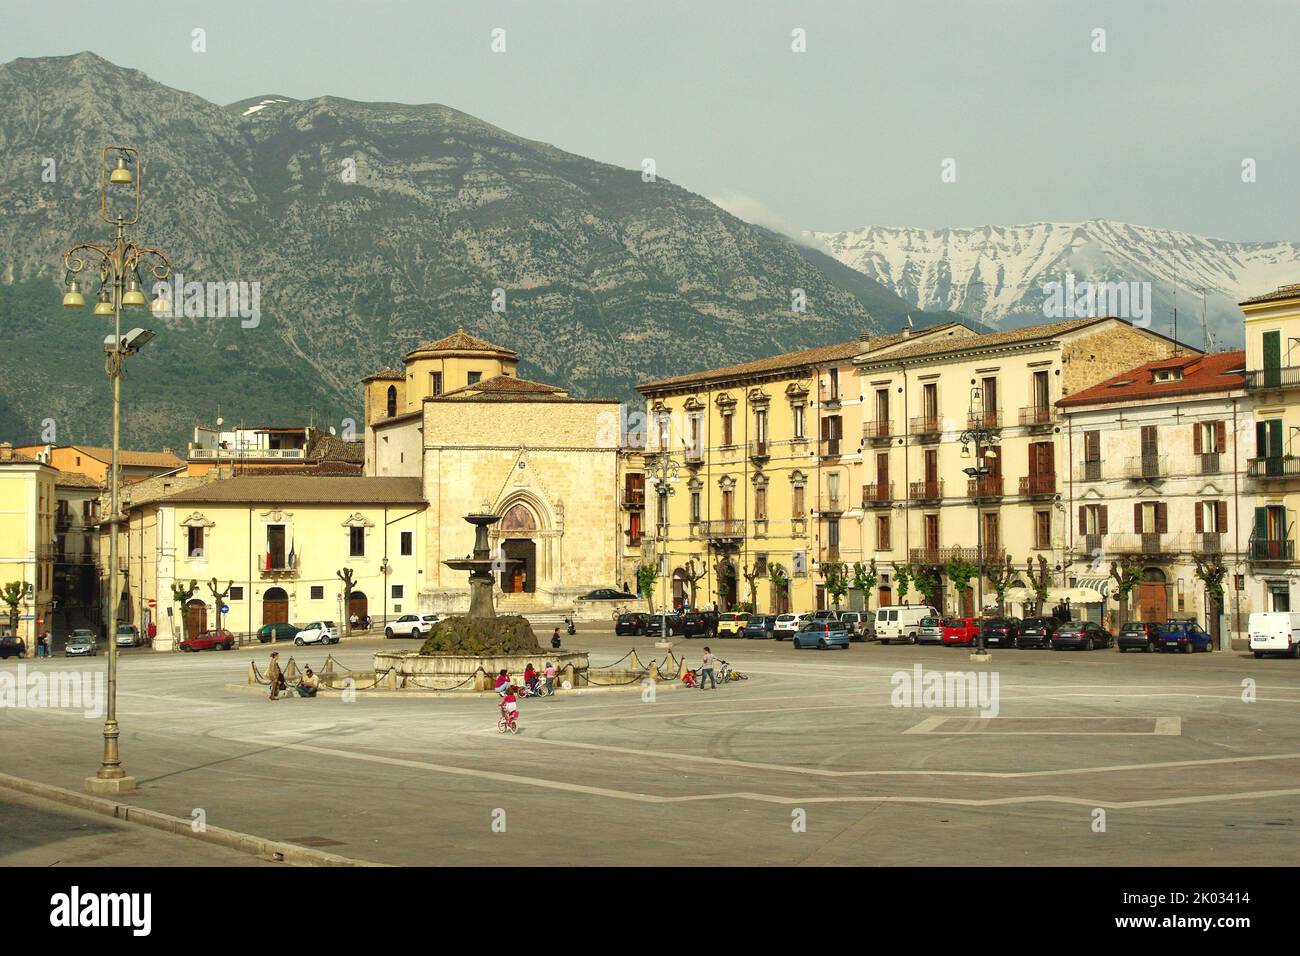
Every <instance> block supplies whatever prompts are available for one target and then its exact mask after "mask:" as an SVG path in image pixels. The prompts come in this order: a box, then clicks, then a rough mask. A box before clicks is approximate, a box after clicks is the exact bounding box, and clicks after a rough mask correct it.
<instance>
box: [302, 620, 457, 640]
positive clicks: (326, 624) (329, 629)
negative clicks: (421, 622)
mask: <svg viewBox="0 0 1300 956" xmlns="http://www.w3.org/2000/svg"><path fill="white" fill-rule="evenodd" d="M428 616H429V617H432V616H433V615H428ZM411 636H412V637H414V636H415V633H414V631H413V632H412V634H411ZM293 642H294V643H295V644H297V645H299V646H301V645H303V644H337V643H338V642H339V629H338V628H337V627H336V626H335V624H334V622H333V621H312V622H311V623H310V624H307V625H304V626H303V628H302V630H300V631H299V632H298V633H297V634H295V635H294V638H293Z"/></svg>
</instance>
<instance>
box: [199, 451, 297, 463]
mask: <svg viewBox="0 0 1300 956" xmlns="http://www.w3.org/2000/svg"><path fill="white" fill-rule="evenodd" d="M306 456H307V450H306V449H305V448H191V449H190V450H189V459H190V461H217V460H221V461H240V462H247V461H302V460H303V459H304V458H305V457H306Z"/></svg>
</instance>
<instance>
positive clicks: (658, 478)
mask: <svg viewBox="0 0 1300 956" xmlns="http://www.w3.org/2000/svg"><path fill="white" fill-rule="evenodd" d="M646 471H647V472H648V474H647V475H646V480H647V481H649V482H650V484H651V485H652V486H653V487H654V489H655V492H656V494H655V499H656V500H655V508H656V511H657V510H658V509H659V508H660V506H661V505H663V504H664V503H665V502H666V500H667V496H669V495H675V494H677V489H676V488H675V487H673V486H674V485H676V484H677V482H678V479H679V478H680V476H681V466H680V465H678V464H677V462H676V461H674V460H673V459H672V458H670V457H669V453H668V451H667V449H663V450H661V452H660V453H659V454H658V455H656V456H655V458H654V464H652V465H650V466H649V467H648V468H647V469H646ZM656 518H657V519H658V520H657V521H656V522H655V524H656V527H657V528H658V529H659V530H658V531H657V532H656V534H655V538H657V539H658V543H659V571H660V574H659V580H660V586H659V595H660V598H661V604H660V607H659V640H660V642H661V643H667V642H668V611H667V608H668V575H667V574H666V573H665V572H666V571H667V569H668V541H667V540H666V537H665V534H664V532H665V531H666V529H667V528H668V520H667V519H668V514H667V511H666V510H665V511H664V513H663V514H656Z"/></svg>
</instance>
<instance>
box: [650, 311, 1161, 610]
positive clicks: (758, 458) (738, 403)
mask: <svg viewBox="0 0 1300 956" xmlns="http://www.w3.org/2000/svg"><path fill="white" fill-rule="evenodd" d="M1173 348H1174V344H1173V342H1172V341H1171V340H1169V339H1167V338H1165V337H1164V336H1161V335H1158V334H1156V333H1153V332H1151V331H1149V330H1146V329H1139V328H1134V327H1133V326H1132V325H1130V324H1129V323H1127V322H1124V321H1122V320H1119V319H1111V318H1087V319H1078V320H1073V321H1067V322H1057V323H1051V324H1047V325H1041V326H1035V327H1031V328H1025V329H1013V330H1008V331H1004V332H993V333H986V334H979V333H977V332H975V331H973V330H971V329H969V328H967V327H965V326H962V325H960V324H946V325H940V326H935V327H931V328H928V329H921V330H915V331H909V332H904V333H901V334H898V335H894V336H881V337H876V338H866V339H862V340H858V341H854V342H847V343H843V344H840V345H833V346H826V347H824V348H822V349H811V350H805V351H803V352H796V353H791V354H789V355H785V356H777V357H774V358H772V359H768V360H764V361H762V362H756V363H744V364H741V365H737V366H732V367H729V368H725V369H718V370H714V371H710V372H701V373H697V374H694V375H683V376H676V377H674V378H670V379H663V380H659V381H656V382H651V383H648V384H646V385H642V386H640V388H639V390H640V392H641V394H642V395H643V396H644V397H645V399H646V402H647V415H648V416H649V418H650V431H651V440H650V443H649V447H648V448H647V467H646V474H647V485H648V487H647V497H648V499H650V500H651V501H653V502H654V504H655V513H656V520H655V528H654V534H655V537H654V539H653V542H652V548H653V553H654V554H656V555H658V556H659V557H658V560H659V561H660V562H661V566H662V569H663V574H664V575H665V576H666V578H667V581H666V585H665V590H664V593H665V594H667V595H668V596H669V598H670V599H672V600H679V599H680V598H681V597H682V596H684V595H685V594H687V593H688V584H689V572H690V571H691V570H692V569H694V570H696V571H697V572H698V571H699V570H701V569H702V570H703V571H704V577H703V578H702V579H701V583H700V588H702V590H703V595H704V596H703V597H700V596H698V594H697V602H699V601H704V600H719V601H720V603H721V604H722V605H724V606H725V605H727V604H729V603H732V602H734V601H736V600H747V599H748V586H747V584H746V583H745V582H744V580H743V579H744V578H745V574H746V572H749V573H751V574H752V573H754V572H755V570H757V571H758V573H759V576H758V589H757V590H758V598H759V600H758V604H759V607H760V608H763V609H769V608H771V609H777V610H779V609H782V608H784V607H787V606H789V607H793V608H794V609H795V610H807V609H809V608H814V607H821V606H826V605H827V604H828V599H827V596H826V595H825V592H824V583H825V582H824V576H823V575H822V574H821V567H822V565H824V564H826V563H829V562H842V563H846V564H848V565H852V564H853V563H855V562H859V561H860V562H862V563H864V564H869V562H870V561H871V560H872V559H874V560H875V561H876V566H877V571H878V574H879V580H878V581H877V584H876V588H875V593H874V594H872V595H863V594H855V593H853V592H850V594H849V599H848V606H850V607H858V606H861V605H862V603H864V602H866V601H869V602H870V604H871V606H875V605H876V604H888V603H894V602H895V601H896V600H897V598H896V594H895V586H896V584H895V573H894V566H895V564H897V565H899V566H904V567H908V568H909V569H913V570H915V569H937V568H942V567H943V566H944V565H946V564H947V562H948V561H949V560H950V559H952V558H954V557H957V558H961V559H967V560H970V561H972V562H974V561H975V559H976V556H977V554H976V543H977V540H978V537H979V535H981V534H982V536H983V538H984V543H985V557H986V560H987V561H989V562H992V561H994V560H1000V559H1001V557H1002V555H1004V554H1010V556H1011V557H1012V559H1013V561H1014V562H1015V564H1016V565H1017V566H1018V567H1023V566H1024V564H1025V562H1026V561H1028V560H1029V559H1031V558H1034V557H1036V556H1037V555H1038V554H1042V555H1043V556H1044V557H1046V558H1047V559H1048V562H1049V565H1050V566H1051V568H1052V569H1053V571H1054V573H1055V574H1056V575H1057V579H1058V582H1060V583H1063V572H1064V569H1065V567H1066V566H1067V564H1068V562H1069V556H1068V554H1067V552H1066V550H1065V549H1066V537H1065V526H1066V518H1065V513H1064V507H1065V506H1064V505H1063V504H1062V502H1061V494H1062V491H1063V481H1062V480H1061V477H1060V474H1061V471H1062V469H1063V468H1064V466H1065V464H1066V462H1065V460H1064V459H1063V457H1062V455H1063V449H1062V439H1061V431H1062V427H1061V423H1060V420H1059V417H1058V414H1057V412H1056V408H1055V402H1056V400H1057V399H1059V398H1060V397H1062V396H1063V395H1067V394H1070V393H1072V392H1076V391H1079V390H1082V389H1085V388H1088V387H1090V386H1092V385H1095V384H1096V383H1098V382H1100V381H1102V380H1103V379H1105V378H1107V377H1109V376H1111V375H1113V374H1115V373H1116V372H1119V371H1122V370H1123V369H1125V368H1128V367H1130V366H1131V365H1132V364H1133V362H1134V360H1144V359H1145V360H1153V359H1157V358H1163V357H1166V356H1168V355H1169V354H1170V353H1171V352H1172V351H1173ZM1184 350H1185V351H1186V349H1184ZM975 425H980V426H983V427H984V428H985V429H987V430H988V431H990V432H991V433H992V438H991V440H990V441H989V443H988V452H989V453H988V454H986V455H984V456H983V461H982V462H980V463H979V464H980V465H981V466H982V467H986V468H987V469H988V473H987V474H986V475H984V476H983V477H980V478H978V479H977V480H971V479H968V478H967V477H966V475H965V474H964V468H966V467H971V466H972V465H973V464H974V458H973V451H974V449H973V446H972V445H971V444H970V443H967V446H966V453H967V454H970V455H972V457H971V458H966V457H963V443H962V441H961V438H962V434H963V432H966V431H967V430H968V429H969V428H970V427H972V426H975ZM664 458H666V459H668V460H670V461H672V462H673V463H674V464H675V467H676V469H677V471H678V478H679V480H678V481H677V482H675V483H672V482H670V483H668V485H667V488H671V489H672V491H671V492H668V493H661V489H660V488H658V487H656V486H654V485H653V484H652V481H651V479H652V476H653V475H654V474H655V472H656V470H657V464H656V463H657V462H658V461H659V460H660V459H664ZM659 467H661V466H659ZM665 490H666V489H665ZM976 522H979V525H978V528H977V525H976ZM692 559H694V562H695V563H694V565H691V563H690V562H691V561H692ZM774 562H779V563H781V564H782V565H783V566H784V567H785V568H786V569H787V570H788V571H789V578H790V584H789V588H788V592H787V593H784V594H782V593H780V592H779V589H776V588H774V586H773V585H772V583H771V581H770V580H768V575H767V573H766V569H767V568H768V567H769V566H770V565H771V564H772V563H774ZM742 585H743V589H742ZM907 600H908V601H910V602H913V603H915V602H916V601H917V600H919V598H918V596H917V595H916V592H915V590H913V591H912V593H911V594H909V595H908V596H907ZM1098 600H1100V595H1099V596H1098ZM936 602H937V603H938V604H940V605H941V607H942V609H943V610H944V612H945V613H957V612H962V611H965V612H973V610H974V603H975V595H974V588H972V589H970V590H969V591H968V592H967V593H964V594H960V595H957V594H948V593H943V592H942V591H941V592H940V593H939V594H938V595H936Z"/></svg>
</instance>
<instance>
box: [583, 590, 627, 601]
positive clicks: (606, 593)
mask: <svg viewBox="0 0 1300 956" xmlns="http://www.w3.org/2000/svg"><path fill="white" fill-rule="evenodd" d="M634 597H636V595H634V594H628V593H627V592H626V591H620V590H618V589H617V588H596V590H594V591H588V592H587V593H586V594H584V595H583V596H582V598H581V600H583V601H626V600H628V599H629V598H634Z"/></svg>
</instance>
